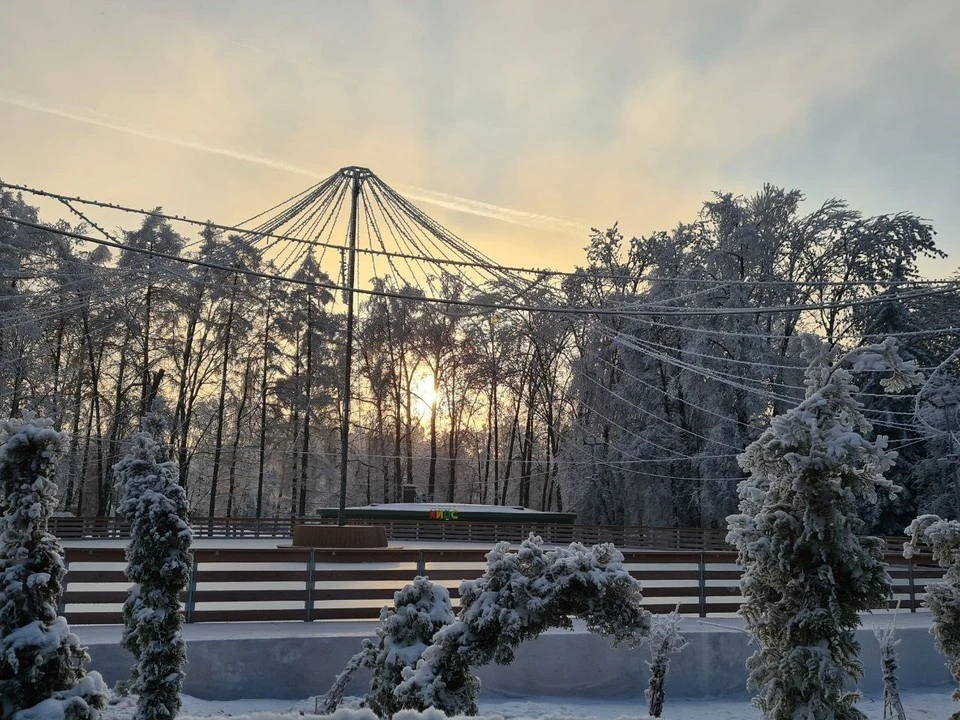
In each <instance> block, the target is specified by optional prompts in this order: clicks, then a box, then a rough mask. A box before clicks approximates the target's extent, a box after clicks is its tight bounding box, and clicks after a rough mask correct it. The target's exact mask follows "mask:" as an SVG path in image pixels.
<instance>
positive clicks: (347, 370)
mask: <svg viewBox="0 0 960 720" xmlns="http://www.w3.org/2000/svg"><path fill="white" fill-rule="evenodd" d="M341 172H342V173H343V175H344V177H349V178H351V179H352V185H351V188H350V229H349V238H348V247H347V277H346V283H345V285H346V296H347V297H346V301H347V328H346V349H345V351H344V354H343V414H342V415H341V417H340V506H339V510H338V512H337V525H339V526H341V527H342V526H343V525H344V524H346V506H347V451H348V447H347V446H348V443H349V441H350V392H351V389H352V387H351V386H352V383H351V379H352V377H351V376H352V369H353V289H354V288H353V286H354V280H355V275H356V260H357V206H358V205H359V204H360V183H361V182H362V181H363V178H365V177H366V176H367V175H369V174H370V171H369V170H367V169H366V168H360V167H348V168H344V169H343V170H342V171H341Z"/></svg>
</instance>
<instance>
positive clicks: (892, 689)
mask: <svg viewBox="0 0 960 720" xmlns="http://www.w3.org/2000/svg"><path fill="white" fill-rule="evenodd" d="M898 607H899V604H898ZM873 634H874V635H875V636H876V638H877V645H878V646H879V647H880V670H881V672H882V673H883V720H907V715H906V713H905V712H904V711H903V703H902V702H901V701H900V690H899V688H898V687H897V669H898V668H899V666H900V661H899V659H898V658H897V645H899V644H900V641H899V640H898V639H897V637H896V618H894V622H893V623H891V624H890V626H889V627H887V628H883V629H881V628H879V627H875V628H874V629H873Z"/></svg>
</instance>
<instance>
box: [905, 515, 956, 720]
mask: <svg viewBox="0 0 960 720" xmlns="http://www.w3.org/2000/svg"><path fill="white" fill-rule="evenodd" d="M906 534H907V536H908V537H909V538H910V540H908V541H907V542H906V543H904V545H903V554H904V557H907V558H912V557H913V556H914V555H916V554H917V553H918V552H919V550H920V545H921V543H923V544H925V545H929V546H930V548H931V549H932V551H933V559H934V560H935V561H936V562H937V563H938V564H939V565H940V567H943V568H946V570H947V572H946V573H945V574H944V576H943V579H942V580H940V581H939V582H931V583H928V584H927V594H926V597H925V598H924V599H923V604H924V605H925V606H926V607H928V608H930V613H931V614H932V615H933V624H932V625H931V627H930V632H931V633H933V639H934V642H935V643H936V646H937V650H939V651H940V654H941V655H943V656H944V657H945V658H947V667H948V668H949V669H950V675H952V676H953V679H954V681H956V682H958V683H960V522H957V521H956V520H941V519H940V518H939V517H938V516H936V515H921V516H920V517H918V518H916V519H915V520H914V521H913V522H912V523H910V526H909V527H908V528H907V529H906ZM953 699H954V700H960V690H955V691H954V693H953ZM951 718H952V719H956V718H960V712H958V713H954V714H953V715H952V716H951Z"/></svg>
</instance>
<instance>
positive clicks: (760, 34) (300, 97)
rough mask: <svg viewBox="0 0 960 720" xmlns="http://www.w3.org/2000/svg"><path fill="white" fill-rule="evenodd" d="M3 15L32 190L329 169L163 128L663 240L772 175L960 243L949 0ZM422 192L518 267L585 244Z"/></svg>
mask: <svg viewBox="0 0 960 720" xmlns="http://www.w3.org/2000/svg"><path fill="white" fill-rule="evenodd" d="M0 27H3V28H4V29H5V33H4V41H3V43H0V67H3V68H4V69H5V72H4V74H3V77H2V79H0V177H3V178H4V179H6V180H9V181H12V182H25V183H28V184H37V185H42V186H45V187H49V188H52V189H56V190H61V191H65V192H68V193H71V194H82V195H92V196H96V197H99V198H107V199H114V200H117V201H120V202H125V203H131V204H135V205H141V206H144V205H156V204H163V205H164V206H165V207H166V208H168V209H169V210H171V211H173V212H176V213H178V214H190V215H198V216H200V217H204V218H205V217H210V218H213V219H216V220H220V221H227V222H229V221H233V220H237V219H239V218H241V217H245V216H247V215H250V214H252V213H253V212H254V211H256V210H259V209H261V208H263V207H266V206H269V205H272V204H273V202H274V201H276V200H277V199H280V198H282V197H286V196H289V195H291V194H293V193H294V192H296V191H297V190H298V189H300V188H301V187H303V186H304V185H306V184H307V183H308V182H309V179H308V178H306V177H305V176H303V175H302V174H301V175H297V174H293V173H289V172H286V171H283V170H280V169H277V168H276V167H269V166H266V165H260V164H256V163H251V162H245V161H241V160H238V159H235V158H229V157H224V156H223V155H217V154H211V153H208V152H203V151H201V150H198V149H191V148H187V147H181V146H177V145H172V144H170V143H163V142H158V141H156V140H151V139H148V138H146V137H143V136H142V134H154V135H164V136H167V137H169V138H171V139H175V140H176V139H178V140H183V141H185V142H189V143H193V144H195V145H203V146H209V147H213V148H228V149H230V150H234V151H240V152H244V153H249V154H254V155H259V156H265V157H268V158H271V159H275V160H278V161H281V162H284V163H288V164H292V165H296V166H298V167H302V168H308V169H313V170H315V171H316V172H317V173H318V174H319V175H326V174H329V173H330V172H332V171H333V170H335V169H336V168H338V167H340V166H342V165H347V164H365V165H368V166H369V167H371V168H372V169H374V170H375V171H376V172H377V173H378V174H379V175H380V176H381V177H383V178H384V180H386V181H387V182H389V183H392V184H396V185H409V186H417V187H421V188H427V189H429V190H433V191H439V192H445V193H450V194H453V195H458V196H462V197H465V198H470V199H474V200H478V201H483V202H486V203H492V204H496V205H502V206H505V207H508V208H514V209H517V210H523V211H528V212H532V213H540V214H544V215H550V216H555V217H559V218H564V219H567V220H572V221H574V222H578V223H582V224H585V225H607V224H609V223H611V222H613V221H614V220H619V221H620V223H621V226H622V227H623V229H624V230H625V232H627V233H629V234H642V233H648V232H650V231H652V230H656V229H661V228H665V227H670V226H672V225H674V224H675V223H676V222H677V221H679V220H689V219H692V218H693V216H694V214H695V213H696V210H697V208H698V207H699V204H700V202H702V201H703V200H704V199H707V198H708V197H709V196H710V193H711V192H712V191H713V190H721V189H722V190H728V191H732V192H736V193H750V192H753V191H755V190H756V189H757V188H758V187H759V186H760V185H761V184H762V183H763V182H765V181H767V182H773V183H776V184H781V185H786V186H789V187H796V188H799V189H801V190H803V191H804V192H805V193H806V195H807V196H808V198H809V199H810V202H811V203H814V202H816V203H819V202H822V201H823V200H825V199H827V198H829V197H832V196H839V197H843V198H845V199H847V200H849V201H850V202H851V204H853V205H854V206H855V207H857V208H859V209H861V210H863V211H864V212H865V213H868V214H871V213H879V212H892V211H897V210H911V211H914V212H916V213H918V214H921V215H923V216H924V217H928V218H930V219H932V220H933V221H934V224H935V227H936V228H937V230H938V232H939V236H938V239H939V242H940V244H941V246H942V247H943V248H944V249H946V250H948V251H950V252H951V258H950V260H949V261H941V262H938V263H932V264H928V265H927V266H925V270H926V271H927V273H928V274H930V275H946V274H949V273H950V272H952V271H953V270H954V269H955V268H956V266H957V257H958V256H960V208H958V196H960V140H958V133H957V128H958V127H960V42H958V40H957V37H958V31H960V3H958V2H955V1H953V0H915V1H914V2H903V1H899V2H876V1H871V2H866V1H863V2H860V1H857V2H844V1H843V0H833V1H832V2H796V3H787V2H760V1H756V2H707V1H706V0H704V1H703V2H666V1H664V2H639V1H636V0H631V1H627V2H612V1H608V2H586V1H583V2H558V1H556V0H550V1H543V2H540V1H534V0H514V1H512V2H489V1H487V0H484V2H480V1H479V0H477V1H475V2H453V1H452V0H422V1H418V2H402V3H401V2H393V1H388V0H369V1H367V2H362V1H358V0H353V1H351V2H316V1H311V2H307V1H306V0H288V1H286V2H282V1H281V2H263V1H262V0H257V1H254V0H241V1H239V2H226V1H222V2H202V3H201V2H196V1H194V2H187V1H186V0H173V1H168V2H159V1H157V2H143V1H140V2H137V1H135V0H117V1H114V0H85V1H84V2H71V1H70V0H4V2H3V3H2V4H0ZM41 108H45V109H47V110H53V111H55V112H60V113H61V115H52V114H50V113H49V112H43V111H42V110H41ZM63 113H67V114H69V115H72V116H75V117H85V118H87V119H88V120H90V119H93V120H94V121H96V120H97V119H99V120H101V121H104V122H107V123H110V124H113V125H119V126H123V127H127V128H131V129H133V130H136V131H138V132H140V133H141V135H140V136H137V135H131V134H129V133H126V134H125V133H121V132H118V131H117V130H111V129H108V128H105V127H97V126H95V125H92V124H90V123H89V122H80V121H78V120H77V119H69V118H67V117H64V116H63ZM424 208H425V209H426V210H427V211H428V212H430V213H431V214H434V215H435V216H437V217H438V219H440V220H441V221H442V222H444V224H446V225H448V226H449V227H451V228H452V229H454V230H456V231H457V232H458V233H459V234H460V235H461V236H463V237H464V238H465V239H467V240H468V241H470V242H472V243H474V244H476V245H478V246H480V247H481V248H482V249H484V250H485V251H486V252H488V254H490V255H492V256H494V257H495V258H498V259H500V260H502V261H504V262H510V263H525V262H529V263H532V264H537V265H543V264H551V265H556V266H559V267H569V266H571V265H573V264H574V263H575V262H578V261H580V260H581V258H582V253H581V252H580V249H581V248H582V246H583V245H584V244H585V238H582V237H576V236H574V235H572V234H565V235H564V234H560V235H558V234H556V233H554V232H548V231H546V230H534V229H531V228H526V227H520V226H517V225H511V224H506V223H502V222H498V221H494V220H490V219H482V218H478V217H474V216H470V215H465V214H463V213H457V212H452V211H450V210H446V209H443V208H437V207H433V206H428V205H424ZM545 253H549V254H548V255H545ZM546 258H549V260H547V259H546Z"/></svg>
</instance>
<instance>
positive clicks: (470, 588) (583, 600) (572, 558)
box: [395, 535, 650, 715]
mask: <svg viewBox="0 0 960 720" xmlns="http://www.w3.org/2000/svg"><path fill="white" fill-rule="evenodd" d="M642 600H643V595H642V593H641V591H640V583H639V582H638V581H637V580H636V579H635V578H633V577H631V575H630V574H629V573H628V572H627V571H626V570H625V569H624V567H623V555H622V554H621V553H620V552H619V551H618V550H617V549H616V548H615V547H614V546H613V545H611V544H609V543H605V544H603V545H595V546H594V547H592V548H587V547H584V546H583V545H581V544H580V543H573V544H571V545H570V547H568V548H557V549H555V550H544V548H543V541H542V540H541V539H540V538H539V537H536V536H534V535H531V536H530V537H529V538H528V539H527V540H524V541H523V543H521V545H520V548H519V549H518V550H517V551H512V550H511V549H510V544H509V543H498V544H497V545H496V546H495V547H494V549H493V550H491V551H490V552H489V553H488V554H487V569H486V571H485V572H484V574H483V577H481V578H480V579H479V580H475V581H465V582H463V583H461V585H460V603H461V605H460V612H459V613H458V614H457V619H456V621H455V622H454V623H452V624H450V625H448V626H446V627H444V628H442V629H441V630H440V631H439V632H437V634H436V635H434V637H433V643H432V644H431V645H430V646H429V647H428V648H426V649H425V650H424V651H423V656H422V657H421V659H420V661H419V662H418V663H417V666H416V668H415V669H414V668H407V669H405V670H404V671H403V677H404V681H403V682H402V683H401V684H400V685H399V686H398V687H397V688H396V690H395V694H396V696H397V698H398V700H399V703H400V706H401V707H403V708H408V709H415V710H425V709H426V708H429V707H435V708H437V709H439V710H442V711H443V712H445V713H446V714H447V715H475V714H476V713H477V697H478V696H479V694H480V680H479V678H477V677H476V676H475V675H473V673H471V672H470V669H471V668H473V667H479V666H481V665H486V664H487V663H489V662H491V661H492V662H496V663H498V664H500V665H506V664H509V663H510V662H512V661H513V656H514V655H513V653H514V649H515V648H516V647H517V646H518V645H519V644H520V643H521V642H523V641H524V640H528V639H530V638H534V637H536V636H538V635H540V634H541V633H543V632H544V631H545V630H548V629H549V628H554V627H559V628H566V627H570V625H571V619H570V618H571V616H574V617H579V618H581V619H583V620H586V622H587V628H588V629H589V630H590V631H591V632H595V633H598V634H601V635H607V636H610V637H612V638H613V639H614V641H615V642H627V643H633V644H639V643H640V642H642V641H643V640H644V639H645V638H646V637H647V635H648V634H649V632H650V613H648V612H647V611H645V610H644V609H643V608H642V607H641V605H640V603H641V601H642Z"/></svg>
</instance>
